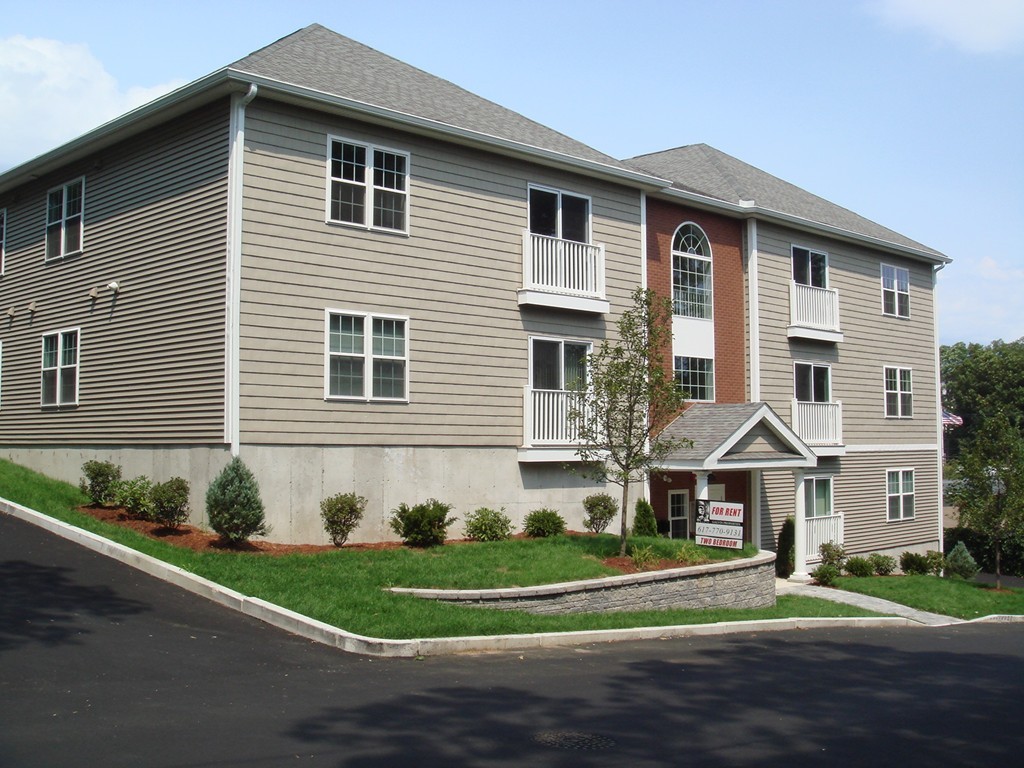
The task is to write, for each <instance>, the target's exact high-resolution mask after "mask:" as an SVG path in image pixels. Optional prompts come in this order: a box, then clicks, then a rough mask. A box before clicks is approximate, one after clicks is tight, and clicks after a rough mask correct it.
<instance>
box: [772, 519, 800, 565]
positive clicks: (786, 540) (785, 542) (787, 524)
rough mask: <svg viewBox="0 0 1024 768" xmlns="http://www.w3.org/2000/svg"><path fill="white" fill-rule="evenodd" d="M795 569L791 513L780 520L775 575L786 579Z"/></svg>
mask: <svg viewBox="0 0 1024 768" xmlns="http://www.w3.org/2000/svg"><path fill="white" fill-rule="evenodd" d="M794 570H796V520H795V519H794V518H793V516H792V515H790V516H789V517H787V518H786V519H785V520H784V521H783V522H782V528H780V529H779V545H778V548H777V549H776V551H775V575H776V576H778V577H779V578H780V579H788V578H789V577H790V576H792V575H793V571H794Z"/></svg>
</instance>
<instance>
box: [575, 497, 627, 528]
mask: <svg viewBox="0 0 1024 768" xmlns="http://www.w3.org/2000/svg"><path fill="white" fill-rule="evenodd" d="M583 508H584V509H585V510H587V514H586V516H585V517H584V518H583V527H584V528H586V529H587V530H588V531H590V532H591V533H604V529H605V528H607V527H608V524H609V523H611V521H612V518H614V517H615V515H616V514H617V513H618V511H619V505H618V504H617V503H616V501H615V499H613V498H612V497H611V496H609V495H608V494H607V493H594V494H591V495H590V496H587V498H585V499H584V500H583Z"/></svg>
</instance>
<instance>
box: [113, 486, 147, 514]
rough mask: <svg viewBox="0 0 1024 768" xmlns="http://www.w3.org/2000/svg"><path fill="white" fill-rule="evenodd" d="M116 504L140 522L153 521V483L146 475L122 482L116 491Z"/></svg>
mask: <svg viewBox="0 0 1024 768" xmlns="http://www.w3.org/2000/svg"><path fill="white" fill-rule="evenodd" d="M114 503H115V504H116V505H117V506H119V507H124V511H125V512H127V513H128V514H129V515H131V516H132V517H137V518H139V519H140V520H152V519H153V483H152V482H151V481H150V479H149V478H148V477H146V476H145V475H139V476H138V477H136V478H134V479H132V480H122V481H121V482H119V483H118V484H117V486H116V487H115V489H114Z"/></svg>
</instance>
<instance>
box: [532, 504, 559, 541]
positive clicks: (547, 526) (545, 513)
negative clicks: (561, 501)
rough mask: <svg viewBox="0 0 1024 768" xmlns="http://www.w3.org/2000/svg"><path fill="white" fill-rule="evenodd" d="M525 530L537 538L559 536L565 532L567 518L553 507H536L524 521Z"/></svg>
mask: <svg viewBox="0 0 1024 768" xmlns="http://www.w3.org/2000/svg"><path fill="white" fill-rule="evenodd" d="M523 530H524V531H525V532H526V535H527V536H531V537H533V538H535V539H541V538H545V537H547V536H559V535H561V534H563V533H565V520H564V519H562V516H561V515H560V514H558V513H557V512H556V511H555V510H553V509H547V508H544V509H535V510H533V511H532V512H530V514H528V515H527V516H526V519H525V520H524V521H523Z"/></svg>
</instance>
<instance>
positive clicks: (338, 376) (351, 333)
mask: <svg viewBox="0 0 1024 768" xmlns="http://www.w3.org/2000/svg"><path fill="white" fill-rule="evenodd" d="M408 324H409V321H408V318H405V317H395V316H391V315H370V314H365V313H361V312H344V311H333V310H328V311H327V362H326V369H327V370H326V385H325V389H326V392H325V397H326V399H328V400H333V399H344V400H393V401H401V402H405V401H407V400H408V399H409V395H408V362H409V352H408V347H409V344H408V330H409V329H408Z"/></svg>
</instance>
